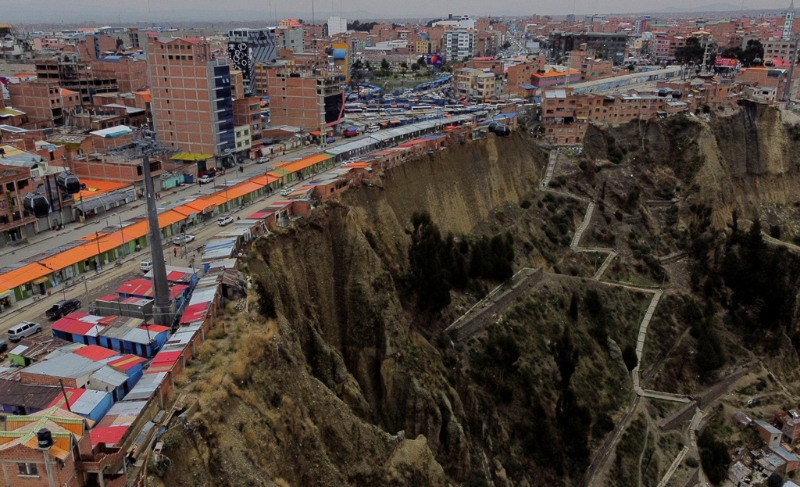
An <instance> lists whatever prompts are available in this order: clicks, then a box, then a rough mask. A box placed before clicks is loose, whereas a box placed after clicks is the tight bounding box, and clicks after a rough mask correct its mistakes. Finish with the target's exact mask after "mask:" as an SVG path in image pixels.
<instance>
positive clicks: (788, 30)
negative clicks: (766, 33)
mask: <svg viewBox="0 0 800 487" xmlns="http://www.w3.org/2000/svg"><path fill="white" fill-rule="evenodd" d="M793 25H794V0H792V2H791V3H790V4H789V9H788V10H786V12H785V13H784V14H783V33H782V35H781V38H782V39H783V40H784V41H788V40H791V38H792V26H793Z"/></svg>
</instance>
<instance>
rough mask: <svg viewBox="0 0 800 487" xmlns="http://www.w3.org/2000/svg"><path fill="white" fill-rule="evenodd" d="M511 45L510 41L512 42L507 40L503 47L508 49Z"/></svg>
mask: <svg viewBox="0 0 800 487" xmlns="http://www.w3.org/2000/svg"><path fill="white" fill-rule="evenodd" d="M509 47H511V43H510V42H508V41H505V42H504V43H503V49H508V48H509Z"/></svg>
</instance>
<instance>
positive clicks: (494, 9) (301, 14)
mask: <svg viewBox="0 0 800 487" xmlns="http://www.w3.org/2000/svg"><path fill="white" fill-rule="evenodd" d="M218 5H219V4H218V3H216V2H214V1H212V0H196V1H195V0H193V1H191V2H190V1H189V0H166V1H160V2H156V1H153V0H146V1H145V2H140V3H139V4H136V5H132V4H129V5H125V6H122V5H109V4H108V2H104V1H103V0H77V1H74V2H69V3H62V2H53V1H52V0H6V7H7V8H6V9H4V10H5V12H4V16H3V20H4V21H6V22H12V23H13V22H16V23H39V22H59V21H60V22H69V23H74V22H83V21H86V22H94V21H96V22H122V23H125V22H141V21H153V22H159V21H164V22H168V21H173V22H180V21H193V20H194V21H220V22H229V21H253V20H254V18H253V17H254V16H256V17H258V16H259V15H260V16H261V18H262V19H263V20H265V21H270V20H274V19H275V18H285V17H295V18H302V19H304V20H306V21H310V20H311V19H312V1H311V0H303V1H302V2H301V3H299V4H297V5H298V6H297V7H296V8H295V9H286V8H285V7H284V5H279V4H278V2H277V1H275V2H270V1H267V2H264V1H263V0H231V1H229V2H226V4H225V6H226V8H224V9H221V8H219V7H218ZM787 6H788V2H786V1H784V0H767V1H764V2H758V1H755V0H745V1H743V2H741V3H739V2H716V3H715V2H713V1H712V2H708V3H702V4H700V5H698V4H697V3H696V2H691V1H690V0H676V1H673V2H669V4H666V5H665V4H664V3H663V2H655V1H652V0H648V1H637V0H621V1H615V0H598V1H591V0H573V2H572V3H570V2H548V1H544V0H536V1H534V2H523V1H522V0H506V1H504V2H502V3H499V4H498V3H494V2H493V3H491V4H488V3H486V2H479V1H477V0H459V1H456V2H449V3H447V4H437V5H435V6H431V4H430V3H428V2H424V1H423V0H409V1H407V2H402V3H394V2H393V3H387V5H386V7H381V8H380V9H379V8H376V7H377V6H376V5H375V3H374V2H370V1H369V0H332V1H331V2H327V1H320V0H317V1H315V2H314V15H313V17H314V19H315V20H316V21H317V22H321V21H323V20H324V19H327V17H328V16H330V15H340V14H342V15H343V16H345V17H346V18H348V19H350V18H352V19H357V18H362V19H363V18H367V19H369V18H371V19H381V18H409V19H413V18H433V17H441V16H446V15H447V14H454V15H472V16H488V15H496V16H528V15H531V14H540V15H568V14H571V13H574V14H575V15H579V16H580V15H585V14H591V13H599V14H603V13H616V14H624V13H629V14H636V13H664V14H674V13H676V12H681V11H685V12H701V11H704V10H703V9H707V11H720V12H722V11H728V12H732V11H737V10H745V11H754V10H780V9H785V8H786V7H787ZM421 13H424V15H420V14H421Z"/></svg>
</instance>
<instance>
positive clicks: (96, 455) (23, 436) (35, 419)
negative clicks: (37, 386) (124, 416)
mask: <svg viewBox="0 0 800 487" xmlns="http://www.w3.org/2000/svg"><path fill="white" fill-rule="evenodd" d="M42 431H46V432H47V434H42V435H41V436H40V432H42ZM124 463H125V462H124V452H123V451H122V450H121V449H119V448H108V447H106V446H105V445H98V446H97V447H95V448H94V449H93V448H92V444H91V439H90V437H89V424H88V422H87V421H86V419H84V418H82V417H81V416H78V415H77V414H73V413H70V412H68V411H64V410H62V409H59V408H58V407H53V408H49V409H46V410H43V411H39V412H36V413H33V414H31V415H28V416H8V417H6V431H4V432H3V433H2V435H0V468H2V475H3V482H4V485H9V486H11V485H14V486H25V487H28V486H30V487H39V486H41V487H55V486H63V487H83V486H87V485H98V486H104V487H121V486H124V485H125V482H126V478H125V475H124V473H123V474H117V473H116V472H117V471H119V469H122V470H123V472H124V469H125V465H124ZM111 472H113V473H111Z"/></svg>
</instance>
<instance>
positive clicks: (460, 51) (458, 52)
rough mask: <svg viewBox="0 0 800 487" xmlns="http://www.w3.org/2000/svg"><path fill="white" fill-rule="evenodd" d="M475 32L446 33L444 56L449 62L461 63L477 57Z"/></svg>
mask: <svg viewBox="0 0 800 487" xmlns="http://www.w3.org/2000/svg"><path fill="white" fill-rule="evenodd" d="M476 38H477V36H476V33H475V31H474V30H467V29H456V30H447V31H445V32H444V55H445V57H446V58H447V62H453V61H461V60H463V59H464V58H467V57H471V56H474V55H475V52H476V50H477V42H476Z"/></svg>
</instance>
